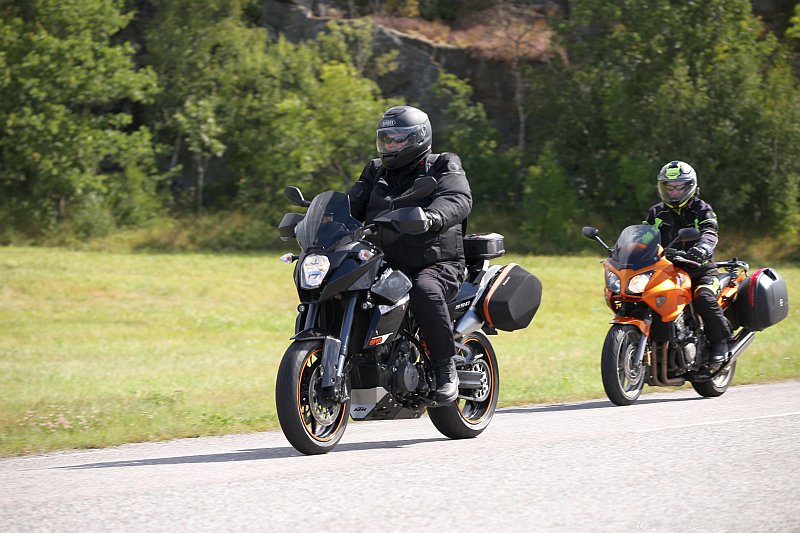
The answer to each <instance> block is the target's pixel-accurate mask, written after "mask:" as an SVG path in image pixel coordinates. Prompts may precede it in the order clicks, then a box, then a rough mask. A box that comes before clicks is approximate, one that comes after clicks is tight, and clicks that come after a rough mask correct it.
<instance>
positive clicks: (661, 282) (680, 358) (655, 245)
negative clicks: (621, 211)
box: [583, 224, 789, 405]
mask: <svg viewBox="0 0 800 533" xmlns="http://www.w3.org/2000/svg"><path fill="white" fill-rule="evenodd" d="M583 236H584V237H586V238H588V239H592V240H595V241H597V242H598V243H599V244H600V245H601V246H603V248H605V249H606V250H607V251H608V253H609V258H608V259H606V260H605V261H604V262H603V264H604V266H605V281H606V288H605V299H606V304H608V307H609V308H611V311H613V312H614V319H613V320H611V324H612V326H611V329H609V331H608V334H607V335H606V340H605V343H604V344H603V352H602V356H601V364H600V369H601V374H602V378H603V388H604V389H605V391H606V395H607V396H608V399H609V400H611V401H612V402H613V403H615V404H617V405H630V404H632V403H633V402H635V401H636V399H637V398H638V397H639V395H640V394H641V392H642V388H643V387H644V385H645V383H647V384H648V385H650V386H657V387H666V386H671V387H678V386H681V385H683V384H684V383H685V382H686V381H689V382H690V383H691V384H692V387H693V388H694V390H695V391H697V393H698V394H700V395H701V396H706V397H715V396H720V395H722V394H723V393H724V392H725V391H726V390H727V389H728V386H729V385H730V384H731V382H732V381H733V375H734V372H735V370H736V359H737V358H738V357H739V355H741V354H742V352H743V351H744V350H745V349H746V348H747V347H748V346H749V345H750V343H752V342H753V338H754V337H755V334H756V332H757V331H762V330H763V329H765V328H767V327H769V326H772V325H774V324H776V323H778V322H780V321H781V320H783V319H784V318H786V315H787V314H788V312H789V297H788V292H787V289H786V283H785V282H784V280H783V278H781V276H780V275H778V273H777V272H776V271H775V270H773V269H771V268H762V269H758V270H756V271H755V272H754V273H753V274H752V275H748V269H749V266H748V264H747V263H745V262H744V261H739V260H738V259H737V258H733V259H731V260H730V261H724V262H717V266H718V267H719V268H720V270H721V272H720V274H719V278H720V287H721V288H720V292H719V295H718V301H719V304H720V306H721V307H722V309H723V310H724V313H725V317H726V318H727V319H728V321H729V323H730V326H731V331H732V332H734V335H733V338H732V339H731V342H730V345H729V346H730V351H729V352H728V354H727V358H726V360H725V362H724V363H723V364H722V365H721V366H720V367H718V368H712V367H709V366H708V365H707V364H706V361H707V358H708V357H707V356H708V352H709V351H710V346H709V342H708V340H707V338H706V336H705V334H704V328H703V320H702V318H701V317H700V316H699V314H697V313H695V312H694V309H693V307H692V294H693V292H692V280H691V278H690V276H689V274H687V273H686V271H684V270H683V269H682V268H680V266H678V265H677V264H676V263H683V264H685V265H687V266H691V267H699V266H700V265H698V264H697V263H694V262H692V261H690V260H688V259H686V258H683V257H681V255H680V254H679V253H677V251H676V250H674V249H672V248H671V247H672V246H673V245H674V244H675V243H676V242H690V241H694V240H696V239H697V238H698V237H699V236H700V231H699V230H698V229H695V228H684V229H682V230H680V232H679V235H678V238H677V239H676V240H675V241H674V242H672V243H669V244H668V245H667V247H666V248H664V247H662V246H661V236H660V232H659V231H658V230H657V229H655V227H653V226H650V225H646V224H642V225H634V226H628V227H627V228H625V229H624V230H623V231H622V233H621V234H620V236H619V238H618V239H617V242H616V244H615V245H614V247H613V248H609V247H608V246H607V245H606V244H605V243H604V242H603V241H602V239H600V236H599V231H598V230H597V229H596V228H592V227H585V228H583ZM668 257H672V259H673V260H672V261H671V260H670V259H668ZM673 261H674V262H673Z"/></svg>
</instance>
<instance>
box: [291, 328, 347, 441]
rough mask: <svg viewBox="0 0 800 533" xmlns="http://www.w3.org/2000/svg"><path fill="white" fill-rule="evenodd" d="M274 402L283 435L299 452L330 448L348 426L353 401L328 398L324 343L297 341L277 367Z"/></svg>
mask: <svg viewBox="0 0 800 533" xmlns="http://www.w3.org/2000/svg"><path fill="white" fill-rule="evenodd" d="M275 403H276V407H277V410H278V420H280V423H281V429H282V430H283V434H284V435H286V439H287V440H288V441H289V442H290V443H291V445H292V446H294V447H295V449H297V451H299V452H302V453H304V454H306V455H317V454H321V453H327V452H329V451H331V450H332V449H333V448H334V447H335V446H336V445H337V444H338V443H339V440H341V438H342V435H344V430H345V428H346V427H347V419H348V415H349V413H350V402H349V401H347V402H345V403H343V404H342V403H339V402H337V401H333V400H329V399H327V398H326V397H325V395H324V393H323V389H322V343H320V342H318V341H305V342H294V343H292V344H291V345H290V346H289V348H287V350H286V353H285V354H284V355H283V360H282V361H281V365H280V367H279V368H278V379H277V382H276V384H275Z"/></svg>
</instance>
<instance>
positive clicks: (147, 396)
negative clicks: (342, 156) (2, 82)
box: [0, 247, 800, 455]
mask: <svg viewBox="0 0 800 533" xmlns="http://www.w3.org/2000/svg"><path fill="white" fill-rule="evenodd" d="M288 249H289V248H287V250H288ZM278 255H279V253H273V254H261V255H204V254H130V253H119V254H117V253H109V252H87V251H66V250H63V249H55V248H21V247H6V248H0V428H1V429H0V455H15V454H23V453H32V452H41V451H48V450H56V449H64V448H80V447H101V446H109V445H114V444H119V443H124V442H137V441H148V440H159V439H167V438H175V437H186V436H196V435H210V434H222V433H231V432H244V431H256V430H264V429H269V428H276V427H277V417H276V414H275V403H274V396H273V394H274V385H275V374H276V371H277V367H278V364H279V361H280V357H281V355H282V354H283V351H284V350H285V348H286V346H287V345H288V344H289V337H290V336H291V334H292V331H293V327H294V318H295V307H296V305H297V301H296V294H295V292H294V288H293V286H292V283H291V267H288V266H286V265H284V264H282V263H280V262H279V261H278V260H277V257H278ZM599 259H600V258H599V256H597V257H595V256H590V257H537V256H524V257H520V256H507V257H504V258H502V262H503V263H507V262H511V261H514V262H517V263H520V264H521V265H522V266H524V267H525V268H527V269H528V270H530V271H531V272H534V273H535V274H536V275H537V276H539V278H540V279H541V280H542V283H543V285H544V296H543V301H542V306H541V308H540V310H539V313H538V314H537V316H536V318H535V319H534V322H533V324H532V325H531V327H529V328H528V329H526V330H523V331H518V332H513V333H501V334H500V335H499V336H497V337H493V338H492V340H493V342H494V344H495V347H496V348H497V352H498V358H499V362H500V371H501V397H500V404H501V405H503V406H507V405H513V404H520V403H530V402H544V401H570V400H577V399H583V398H595V397H603V396H604V393H603V389H602V384H601V382H600V375H599V364H598V363H599V354H600V348H601V346H602V343H603V339H604V336H605V333H606V331H607V329H608V320H609V318H610V316H611V315H610V311H609V310H608V309H607V308H606V307H605V304H604V302H603V298H602V280H603V276H602V267H601V265H600V262H599ZM753 266H754V267H755V266H757V265H753ZM774 266H776V267H777V268H778V270H779V272H781V274H782V275H783V276H784V277H785V278H786V280H787V283H788V284H789V289H790V300H794V301H797V300H795V293H794V289H795V288H796V287H798V286H800V267H798V266H795V265H788V264H787V265H774ZM799 344H800V319H798V316H797V313H796V312H794V311H793V312H791V313H790V315H789V318H788V319H787V320H785V321H784V322H782V323H781V324H779V325H778V326H776V327H775V328H773V329H771V330H769V331H766V332H764V333H760V334H759V335H758V336H757V337H756V341H755V342H754V343H753V345H752V346H751V348H750V349H749V350H748V352H747V353H746V354H745V355H744V356H743V357H742V358H741V359H740V364H739V366H738V369H737V375H736V380H735V383H738V384H741V383H750V382H761V381H776V380H783V379H791V378H798V377H800V356H798V354H797V350H796V349H795V348H794V347H795V346H797V345H799Z"/></svg>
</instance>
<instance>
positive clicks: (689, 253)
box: [686, 246, 708, 265]
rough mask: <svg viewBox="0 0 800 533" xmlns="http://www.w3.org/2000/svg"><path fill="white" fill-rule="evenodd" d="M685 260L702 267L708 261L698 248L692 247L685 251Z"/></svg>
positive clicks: (706, 256)
mask: <svg viewBox="0 0 800 533" xmlns="http://www.w3.org/2000/svg"><path fill="white" fill-rule="evenodd" d="M686 259H689V260H690V261H694V262H695V263H699V264H701V265H702V264H703V263H705V262H706V259H708V254H707V253H706V251H705V250H703V249H702V248H700V247H699V246H692V247H691V248H689V249H688V250H686Z"/></svg>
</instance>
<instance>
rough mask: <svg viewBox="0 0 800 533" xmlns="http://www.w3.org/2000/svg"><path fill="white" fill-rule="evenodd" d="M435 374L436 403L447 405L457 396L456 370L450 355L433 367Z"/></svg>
mask: <svg viewBox="0 0 800 533" xmlns="http://www.w3.org/2000/svg"><path fill="white" fill-rule="evenodd" d="M433 373H434V375H435V376H436V395H435V396H434V399H435V400H436V403H438V404H441V405H447V404H449V403H450V402H452V401H453V400H455V399H456V397H458V372H457V371H456V363H455V361H453V358H452V357H451V358H450V359H448V360H447V361H445V362H443V363H440V364H438V365H436V366H434V367H433Z"/></svg>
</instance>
